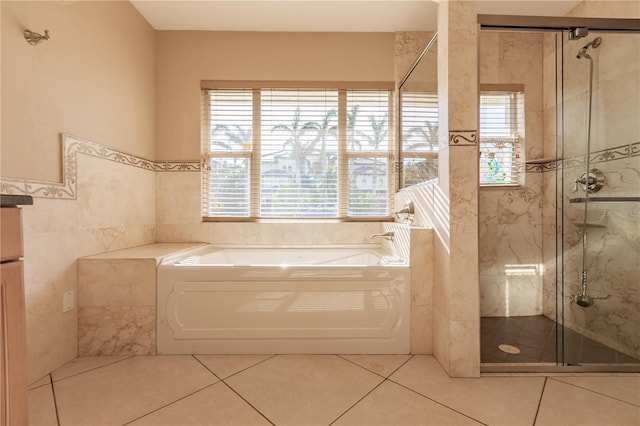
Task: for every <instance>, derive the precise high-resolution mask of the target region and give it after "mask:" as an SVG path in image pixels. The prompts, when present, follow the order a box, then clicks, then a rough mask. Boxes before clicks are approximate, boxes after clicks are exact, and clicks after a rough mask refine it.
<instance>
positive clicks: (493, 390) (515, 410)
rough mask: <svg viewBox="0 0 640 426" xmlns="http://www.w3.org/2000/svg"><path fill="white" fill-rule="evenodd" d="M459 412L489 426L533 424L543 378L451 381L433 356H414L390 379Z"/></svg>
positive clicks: (492, 378) (491, 378)
mask: <svg viewBox="0 0 640 426" xmlns="http://www.w3.org/2000/svg"><path fill="white" fill-rule="evenodd" d="M390 379H391V380H393V381H395V382H398V383H400V384H402V385H403V386H406V387H408V388H410V389H413V390H415V391H416V392H419V393H420V394H422V395H425V396H427V397H429V398H431V399H433V400H435V401H438V402H439V403H441V404H444V405H446V406H447V407H450V408H452V409H454V410H456V411H459V412H461V413H464V414H465V415H467V416H469V417H472V418H474V419H476V420H478V421H480V422H483V423H487V424H490V425H510V426H513V425H521V424H526V425H531V424H533V421H534V419H535V415H536V410H537V408H538V401H539V400H540V395H541V393H542V388H543V384H544V377H504V378H502V377H482V378H477V379H460V378H457V379H452V378H450V377H449V376H447V374H446V373H445V372H444V370H443V369H442V367H440V365H439V364H438V362H437V361H436V359H435V358H434V357H432V356H430V355H419V356H415V357H413V358H412V359H411V360H410V361H409V362H407V363H406V364H405V365H403V366H402V367H401V368H400V369H399V370H398V371H396V372H395V373H394V374H392V375H391V377H390Z"/></svg>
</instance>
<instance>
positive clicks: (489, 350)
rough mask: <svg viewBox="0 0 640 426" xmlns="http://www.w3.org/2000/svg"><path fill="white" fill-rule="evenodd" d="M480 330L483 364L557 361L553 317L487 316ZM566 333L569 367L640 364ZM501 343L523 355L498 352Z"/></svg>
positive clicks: (583, 337)
mask: <svg viewBox="0 0 640 426" xmlns="http://www.w3.org/2000/svg"><path fill="white" fill-rule="evenodd" d="M480 329H481V346H482V349H481V355H480V356H481V361H482V362H483V363H532V362H544V363H555V362H556V323H555V322H554V321H552V320H550V319H549V318H546V317H544V316H542V315H535V316H522V317H483V318H482V319H481V323H480ZM564 333H565V334H564V342H565V345H564V356H565V362H566V363H568V364H576V365H578V364H593V363H596V364H600V363H604V364H633V363H639V362H640V360H639V359H635V358H632V357H630V356H628V355H625V354H623V353H621V352H618V351H616V350H615V349H612V348H610V347H608V346H605V345H603V344H601V343H598V342H596V341H595V340H592V339H589V338H588V337H585V336H583V335H581V334H580V333H577V332H575V331H573V330H570V329H568V328H565V329H564ZM500 344H507V345H511V346H515V347H516V348H518V349H519V350H520V353H519V354H509V353H506V352H502V351H501V350H499V349H498V345H500Z"/></svg>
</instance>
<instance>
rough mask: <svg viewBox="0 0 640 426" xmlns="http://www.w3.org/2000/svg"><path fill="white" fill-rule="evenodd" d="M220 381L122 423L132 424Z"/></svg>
mask: <svg viewBox="0 0 640 426" xmlns="http://www.w3.org/2000/svg"><path fill="white" fill-rule="evenodd" d="M218 383H220V382H215V383H211V384H208V385H207V386H205V387H203V388H200V389H198V390H195V391H193V392H191V393H189V394H187V395H184V396H182V397H180V398H178V399H176V400H175V401H171V402H169V403H168V404H165V405H163V406H161V407H158V408H156V409H154V410H151V411H149V412H148V413H146V414H143V415H141V416H139V417H136V418H135V419H131V420H129V421H127V422H125V423H123V425H122V426H125V425H128V424H131V423H133V422H135V421H136V420H140V419H141V418H143V417H146V416H148V415H149V414H153V413H155V412H156V411H160V410H162V409H164V408H167V407H168V406H170V405H173V404H175V403H176V402H180V401H182V400H183V399H186V398H189V397H190V396H192V395H195V394H197V393H198V392H200V391H203V390H205V389H207V388H210V387H211V386H215V385H216V384H218Z"/></svg>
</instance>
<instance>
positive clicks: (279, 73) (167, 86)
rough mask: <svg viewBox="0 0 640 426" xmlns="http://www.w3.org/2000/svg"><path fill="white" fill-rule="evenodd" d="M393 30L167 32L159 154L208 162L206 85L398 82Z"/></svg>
mask: <svg viewBox="0 0 640 426" xmlns="http://www.w3.org/2000/svg"><path fill="white" fill-rule="evenodd" d="M393 59H394V34H393V33H258V32H202V31H160V32H158V36H157V64H158V65H157V98H158V102H157V118H158V120H157V155H158V159H159V160H196V159H198V158H200V81H201V80H294V81H393V79H394V62H393Z"/></svg>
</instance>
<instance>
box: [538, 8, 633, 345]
mask: <svg viewBox="0 0 640 426" xmlns="http://www.w3.org/2000/svg"><path fill="white" fill-rule="evenodd" d="M632 3H633V2H600V1H588V2H583V3H581V4H580V5H579V6H578V7H576V8H575V9H574V10H573V11H572V12H571V14H570V15H571V16H586V17H625V18H629V17H640V6H639V5H637V4H635V3H633V4H632ZM595 36H600V37H602V44H601V45H600V47H598V48H597V49H591V51H590V54H591V55H592V57H593V58H594V81H593V109H592V122H591V125H592V132H591V156H590V159H591V167H592V168H598V169H600V170H602V171H603V173H604V174H605V178H606V183H605V186H604V187H603V188H602V190H601V191H600V192H598V193H597V194H594V196H602V197H606V196H640V190H639V189H638V188H640V156H638V153H640V142H639V141H640V122H639V121H638V120H637V117H638V116H639V115H640V99H639V97H638V96H639V95H638V93H640V92H639V90H640V55H638V52H639V51H640V38H639V37H638V36H637V35H623V34H612V33H602V34H592V35H590V36H589V37H588V39H587V41H590V40H591V39H592V38H594V37H595ZM583 41H584V40H583ZM555 43H556V42H555V40H553V39H552V38H551V37H547V38H546V39H545V43H544V49H545V60H547V58H548V59H549V60H551V59H552V58H553V57H554V56H555V48H556V46H555ZM557 43H559V44H558V47H560V46H561V45H562V47H563V49H564V58H562V60H563V61H562V65H563V67H564V76H565V80H564V82H563V87H564V100H565V103H564V108H563V110H564V114H565V116H564V124H565V133H564V146H563V148H564V152H565V157H564V160H563V161H562V162H561V163H560V164H558V167H557V169H556V168H551V170H550V171H548V172H545V173H543V181H544V185H543V194H544V196H543V220H544V225H543V241H544V242H543V251H544V253H543V255H544V264H545V274H544V290H543V312H544V314H545V315H547V316H549V317H551V318H554V316H555V309H556V303H557V304H558V306H559V308H562V309H563V310H564V311H563V312H564V320H565V325H566V326H568V327H569V328H571V329H574V330H576V331H578V332H580V333H582V334H583V335H585V336H587V337H590V338H592V339H594V340H596V341H598V342H601V343H604V344H606V345H608V346H610V347H613V348H614V349H617V350H618V351H620V352H623V353H626V354H629V355H632V356H635V357H638V356H640V337H639V335H638V332H637V324H638V321H639V320H640V317H639V315H640V314H639V312H640V305H639V303H640V296H639V295H640V291H639V290H640V289H639V288H638V280H637V277H638V276H639V275H640V266H639V265H638V258H639V256H640V233H639V229H640V228H639V227H638V223H639V222H638V220H639V218H640V206H639V205H638V203H624V204H618V203H616V204H613V203H603V204H594V203H591V204H589V206H588V209H587V212H586V220H587V226H586V228H584V227H583V220H584V219H585V210H584V204H570V203H569V202H568V201H569V198H574V197H580V196H582V194H584V192H583V190H582V189H579V190H578V191H577V192H574V191H573V180H574V179H575V178H577V177H579V176H580V175H581V174H582V173H583V172H584V171H585V167H586V166H585V153H586V145H587V133H586V124H587V94H588V93H587V87H588V68H589V66H588V62H587V61H585V60H584V59H577V58H575V53H576V52H577V49H578V48H580V47H582V46H583V45H584V43H581V42H580V41H578V43H576V41H568V40H560V41H558V42H557ZM544 78H545V84H546V83H547V82H548V85H549V86H551V85H552V84H554V83H555V69H554V68H552V67H551V66H548V67H545V74H544ZM553 95H554V93H553V92H551V91H550V90H549V91H545V101H544V102H545V117H547V116H548V117H551V116H552V113H553V110H554V107H555V105H554V101H555V99H554V98H553ZM553 125H554V123H553V122H552V120H551V119H549V120H547V119H545V121H544V132H545V134H548V135H552V134H553V131H554V130H555V129H554V126H553ZM549 139H550V138H549ZM636 147H637V148H636ZM551 149H554V148H553V146H552V145H551V144H550V143H549V144H546V143H545V157H551V156H552V155H549V154H548V152H549V151H550V150H551ZM634 153H635V155H634ZM562 180H564V182H565V183H564V185H561V184H557V182H561V181H562ZM556 188H557V191H556ZM562 207H564V208H562ZM556 219H557V221H558V223H563V224H564V228H560V227H559V228H558V230H556V229H554V227H553V223H554V222H553V221H554V220H556ZM583 231H584V232H586V235H587V251H586V253H587V272H588V293H589V295H590V296H592V297H594V305H593V306H592V307H589V308H582V307H579V306H578V305H576V304H575V303H574V302H573V300H572V297H573V295H575V294H576V293H578V291H579V289H580V283H581V274H582V269H583V267H582V262H583V246H582V240H583ZM556 233H557V235H556ZM556 237H557V241H556V240H555V239H556ZM556 244H557V246H558V247H557V248H556ZM559 254H562V257H556V256H557V255H559ZM561 262H562V266H563V268H564V277H559V278H557V277H556V273H555V271H556V265H558V267H559V266H560V263H561ZM558 270H560V269H558ZM561 279H564V286H565V287H564V297H563V294H562V292H561V290H562V288H561V287H558V288H556V285H555V284H556V282H557V281H558V280H561Z"/></svg>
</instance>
